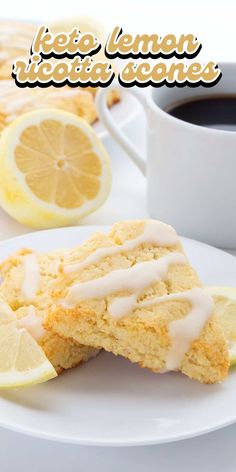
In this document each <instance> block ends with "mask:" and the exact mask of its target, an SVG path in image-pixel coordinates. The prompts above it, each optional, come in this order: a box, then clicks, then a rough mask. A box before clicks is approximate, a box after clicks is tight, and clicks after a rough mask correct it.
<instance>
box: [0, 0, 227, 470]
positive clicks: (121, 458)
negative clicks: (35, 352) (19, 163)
mask: <svg viewBox="0 0 236 472" xmlns="http://www.w3.org/2000/svg"><path fill="white" fill-rule="evenodd" d="M0 15H1V17H2V18H14V19H16V18H18V19H20V18H21V19H28V20H36V21H39V20H42V21H45V22H47V21H50V20H55V19H64V20H66V18H68V17H78V16H80V15H92V16H94V17H96V18H97V19H98V20H100V21H101V22H102V23H104V25H105V27H106V29H107V31H108V32H109V31H110V30H111V29H112V27H113V26H115V25H117V24H118V25H121V26H122V27H123V28H124V30H125V31H127V32H128V31H129V32H132V33H133V32H139V33H142V32H143V33H144V32H156V33H158V34H160V35H164V34H166V33H175V34H179V33H183V32H185V33H194V34H196V36H197V37H198V39H199V40H200V42H201V43H202V44H203V48H202V52H201V57H204V58H206V59H208V60H215V61H216V62H220V61H221V60H228V61H235V60H236V38H235V36H236V2H235V1H233V0H232V1H230V0H221V1H216V0H205V1H204V0H199V1H198V2H196V0H195V1H191V0H188V1H187V0H179V1H174V0H163V1H158V0H142V1H141V0H140V1H137V0H136V1H135V0H133V1H132V0H119V1H114V0H86V1H85V2H82V1H81V0H80V1H79V0H64V1H61V0H60V1H50V0H40V1H39V2H35V1H33V0H30V1H29V0H20V1H9V0H2V2H1V12H0ZM235 80H236V79H235ZM141 128H142V127H141ZM139 131H140V133H141V134H142V131H143V129H140V130H139ZM136 135H137V136H138V135H139V133H136ZM139 139H140V140H141V141H142V140H143V138H142V137H141V136H140V137H139ZM141 141H140V142H141ZM114 155H116V156H118V155H119V151H118V149H117V148H116V147H115V146H114ZM114 159H115V162H114V165H115V166H117V169H118V160H117V157H116V158H114ZM120 159H121V161H120V164H122V163H123V164H124V166H125V157H124V156H123V154H121V155H120ZM123 164H122V165H123ZM122 169H123V168H122V167H119V169H118V170H117V172H118V171H119V172H120V176H121V177H122ZM130 169H131V168H130ZM133 172H135V171H134V169H133ZM130 175H131V174H130ZM132 175H133V178H132V179H130V178H129V179H127V180H126V181H125V182H124V181H123V182H122V185H123V191H122V197H121V196H119V192H118V190H119V189H118V187H116V188H115V191H114V193H113V200H112V205H111V203H108V206H107V207H104V209H102V210H101V213H97V215H96V214H95V215H94V216H91V217H89V218H88V220H87V223H91V224H92V223H95V224H96V223H97V222H98V220H100V223H101V222H103V223H106V222H110V221H106V219H109V218H107V216H108V215H109V211H111V212H112V213H113V216H114V218H115V219H117V218H118V217H122V216H124V217H125V216H127V215H126V213H127V211H128V212H129V216H130V217H132V216H134V217H135V216H141V215H142V216H145V211H146V210H145V204H144V198H145V197H144V195H145V182H144V179H143V178H142V177H141V176H140V175H138V172H137V173H136V174H135V175H134V174H132ZM121 180H122V179H119V181H120V182H121ZM131 180H132V181H131ZM122 198H123V200H122ZM127 200H129V204H128V205H127ZM125 202H126V203H125ZM111 206H112V208H111ZM125 207H126V208H125ZM101 219H102V221H101ZM0 221H1V224H0V238H1V237H3V236H4V234H5V233H4V231H5V230H4V227H8V228H10V230H9V232H8V233H6V234H9V235H14V234H19V233H21V232H23V231H24V230H23V229H22V228H21V227H20V226H19V225H17V224H15V223H13V221H11V219H9V218H8V217H6V216H4V215H1V218H0ZM235 393H236V387H235ZM0 414H1V412H0ZM234 438H236V427H234V426H231V427H230V428H226V429H224V430H222V431H220V432H217V433H212V434H209V435H206V436H203V437H202V438H199V439H192V440H189V441H184V442H181V443H175V444H172V445H164V446H158V447H149V448H132V449H124V448H122V449H117V450H115V449H104V448H103V449H99V448H93V449H92V450H91V449H89V448H82V447H78V446H68V445H67V446H66V445H57V444H56V443H49V442H46V441H45V442H44V441H39V440H35V439H30V438H27V437H24V436H20V435H17V434H15V433H11V432H8V431H4V430H0V468H1V470H2V471H3V472H11V471H13V470H14V469H15V470H17V472H23V471H24V472H28V471H29V470H31V469H32V470H34V471H35V472H39V471H41V470H44V472H49V471H51V470H57V471H58V472H62V471H66V470H68V471H69V470H70V471H71V472H73V471H75V470H77V471H80V470H86V471H88V472H90V471H92V470H94V471H96V472H99V471H100V470H103V472H106V471H109V472H110V471H112V472H116V471H118V470H124V471H125V472H126V471H135V472H141V471H145V472H149V471H152V470H153V471H154V470H155V471H157V470H159V471H160V472H172V471H175V472H178V471H182V472H185V471H186V472H187V471H190V472H198V471H199V470H201V471H202V472H205V471H207V472H211V471H212V472H213V471H214V472H231V471H232V472H233V471H235V470H236V456H235V439H234Z"/></svg>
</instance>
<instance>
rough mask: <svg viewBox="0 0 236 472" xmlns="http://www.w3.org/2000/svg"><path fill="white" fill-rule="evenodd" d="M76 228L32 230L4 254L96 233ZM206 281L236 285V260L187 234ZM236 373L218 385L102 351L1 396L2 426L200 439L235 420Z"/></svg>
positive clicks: (126, 439) (66, 438)
mask: <svg viewBox="0 0 236 472" xmlns="http://www.w3.org/2000/svg"><path fill="white" fill-rule="evenodd" d="M99 229H102V230H104V229H106V227H94V226H87V227H77V228H65V229H56V230H49V231H41V232H37V233H32V234H26V235H24V236H20V237H18V238H14V239H11V240H8V241H5V242H2V243H0V258H1V259H4V258H5V257H7V256H8V255H9V254H11V253H12V251H15V250H17V249H19V248H21V247H30V248H32V249H36V250H39V251H48V250H52V249H56V248H60V247H69V246H74V245H76V244H79V243H81V242H82V241H83V240H84V239H86V238H87V237H89V236H90V235H91V234H92V233H93V232H94V231H95V230H99ZM183 244H184V247H185V249H186V252H187V255H188V256H189V258H190V260H191V262H192V264H193V265H194V266H195V267H196V269H197V270H198V272H199V274H200V277H201V279H202V281H203V283H205V284H211V285H217V284H220V285H231V286H234V285H235V281H236V259H235V258H234V257H233V256H230V255H229V254H226V253H224V252H222V251H219V250H218V249H215V248H213V247H210V246H207V245H205V244H202V243H199V242H197V241H192V240H190V239H184V238H183ZM235 396H236V372H235V371H233V370H232V371H231V372H230V374H229V378H228V380H227V381H225V382H224V383H222V384H219V385H201V384H200V383H198V382H196V381H193V380H190V379H188V378H187V377H185V376H184V375H182V374H177V373H170V374H165V375H158V374H153V373H152V372H149V371H148V370H145V369H140V367H138V366H137V365H134V364H131V363H130V362H129V361H127V360H125V359H123V358H121V357H115V356H113V355H112V354H109V353H102V354H100V355H99V356H98V357H97V358H96V359H94V360H91V361H90V362H88V363H87V364H84V365H83V366H81V367H79V368H77V369H76V368H75V369H72V370H70V371H67V372H65V373H64V374H63V375H61V376H59V377H58V378H56V379H54V380H52V381H50V382H48V383H46V384H42V385H39V386H35V387H32V388H28V389H25V390H18V391H2V392H1V393H0V412H1V414H0V425H1V426H4V427H6V428H10V429H13V430H16V431H19V432H22V433H27V434H30V435H32V436H38V437H41V438H47V439H52V440H56V441H63V442H70V443H78V444H84V445H102V446H121V445H123V446H124V445H125V446H131V445H145V444H158V443H165V442H170V441H176V440H179V439H184V438H188V437H192V436H197V435H200V434H203V433H206V432H208V431H212V430H214V429H217V428H220V427H222V426H225V425H228V424H230V423H233V422H235V421H236V402H235Z"/></svg>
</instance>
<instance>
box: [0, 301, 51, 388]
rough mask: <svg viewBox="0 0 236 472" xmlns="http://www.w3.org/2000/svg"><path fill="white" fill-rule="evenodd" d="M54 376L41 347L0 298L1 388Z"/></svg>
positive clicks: (38, 381) (28, 384)
mask: <svg viewBox="0 0 236 472" xmlns="http://www.w3.org/2000/svg"><path fill="white" fill-rule="evenodd" d="M56 376H57V373H56V371H55V369H54V368H53V366H52V364H51V363H50V362H49V361H48V359H47V358H46V356H45V354H44V352H43V350H42V349H41V348H40V346H39V345H38V344H37V343H36V341H35V340H34V338H33V337H32V336H31V335H30V334H29V333H28V331H27V330H26V329H24V328H19V327H18V325H17V321H16V318H15V316H14V314H13V313H12V312H11V310H10V308H9V307H8V305H7V304H5V303H4V302H3V301H2V300H0V388H16V387H26V386H30V385H34V384H38V383H41V382H46V381H47V380H49V379H52V378H53V377H56Z"/></svg>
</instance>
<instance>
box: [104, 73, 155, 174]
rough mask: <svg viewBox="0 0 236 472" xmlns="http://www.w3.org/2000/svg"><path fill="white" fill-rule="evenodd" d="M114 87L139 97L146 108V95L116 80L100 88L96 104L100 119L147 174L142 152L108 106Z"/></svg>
mask: <svg viewBox="0 0 236 472" xmlns="http://www.w3.org/2000/svg"><path fill="white" fill-rule="evenodd" d="M112 89H116V90H117V89H119V90H120V91H121V93H122V95H123V94H124V93H130V94H131V95H133V96H134V97H135V98H137V99H138V101H139V102H140V103H141V105H142V106H143V107H144V109H145V108H147V101H146V96H145V95H144V94H143V93H142V92H141V91H140V90H138V89H136V88H135V89H134V88H131V89H129V90H126V89H125V88H124V87H121V86H120V85H119V84H118V83H117V82H115V83H114V84H112V85H111V86H110V87H108V88H104V89H100V90H99V91H98V93H97V96H96V106H97V112H98V116H99V118H100V120H101V121H102V123H103V124H104V126H105V128H106V129H107V130H108V131H109V133H110V134H111V136H112V137H113V138H114V139H115V141H117V143H118V144H119V145H120V146H121V147H122V148H123V149H124V151H125V152H127V154H128V156H129V157H130V158H131V159H132V160H133V162H134V163H135V164H136V165H137V167H138V168H139V169H140V171H141V172H142V173H143V174H144V175H145V170H146V164H145V161H144V159H143V158H142V156H141V154H140V153H139V152H138V150H137V149H136V147H135V146H134V145H133V143H132V142H131V141H130V140H129V139H128V138H127V137H126V136H125V134H124V133H123V131H121V129H119V127H118V126H117V124H116V123H115V121H114V119H113V117H112V114H111V113H110V110H109V108H108V106H107V100H106V97H107V93H108V91H110V90H112Z"/></svg>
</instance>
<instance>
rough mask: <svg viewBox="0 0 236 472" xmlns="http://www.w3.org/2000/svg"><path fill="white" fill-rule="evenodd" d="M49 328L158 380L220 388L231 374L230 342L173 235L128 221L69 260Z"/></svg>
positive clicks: (55, 292)
mask: <svg viewBox="0 0 236 472" xmlns="http://www.w3.org/2000/svg"><path fill="white" fill-rule="evenodd" d="M53 296H54V300H55V305H53V306H51V308H50V310H49V312H48V315H47V316H46V318H45V326H46V327H47V328H49V329H52V330H53V331H55V332H56V333H57V334H59V335H60V336H62V337H64V338H70V339H74V340H76V341H77V342H80V343H82V344H87V345H90V346H94V347H96V348H104V349H105V350H107V351H111V352H113V353H114V354H116V355H122V356H124V357H126V358H127V359H129V360H130V361H132V362H137V363H139V364H140V365H141V366H142V367H147V368H149V369H151V370H153V371H154V372H166V371H172V370H176V371H181V372H183V373H184V374H186V375H187V376H189V377H191V378H193V379H197V380H199V381H200V382H205V383H214V382H219V381H221V380H223V379H224V378H225V377H226V376H227V373H228V368H229V357H228V351H227V345H226V340H225V337H224V334H223V332H222V330H221V328H220V326H219V325H218V323H217V320H216V318H215V317H214V303H213V300H212V297H211V296H209V295H208V294H207V293H206V292H205V291H204V290H203V289H202V287H201V284H200V282H199V279H198V277H197V275H196V273H195V271H194V269H193V268H192V267H191V265H190V264H189V262H188V260H187V258H186V256H185V254H184V251H183V248H182V246H181V243H180V240H179V238H178V236H177V234H176V232H175V230H174V229H173V228H172V227H171V226H168V225H166V224H164V223H161V222H158V221H154V220H147V221H124V222H121V223H117V224H115V225H114V226H113V228H112V229H111V231H110V232H109V233H108V234H101V233H97V234H95V235H94V236H93V237H92V238H91V239H90V240H88V241H87V242H86V243H85V244H84V245H82V246H81V247H80V248H76V249H74V251H71V252H70V254H67V256H66V257H65V260H64V262H63V264H62V266H61V278H60V283H58V287H57V289H55V290H53Z"/></svg>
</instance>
